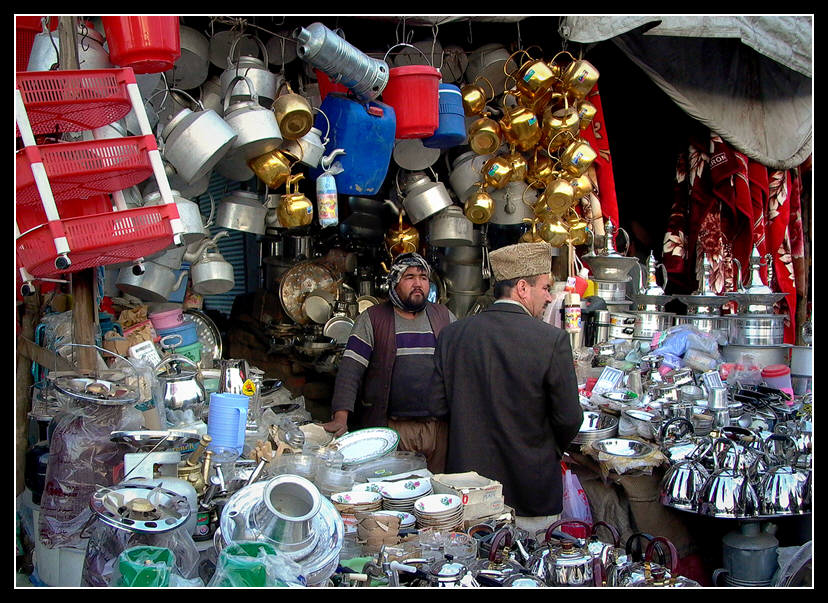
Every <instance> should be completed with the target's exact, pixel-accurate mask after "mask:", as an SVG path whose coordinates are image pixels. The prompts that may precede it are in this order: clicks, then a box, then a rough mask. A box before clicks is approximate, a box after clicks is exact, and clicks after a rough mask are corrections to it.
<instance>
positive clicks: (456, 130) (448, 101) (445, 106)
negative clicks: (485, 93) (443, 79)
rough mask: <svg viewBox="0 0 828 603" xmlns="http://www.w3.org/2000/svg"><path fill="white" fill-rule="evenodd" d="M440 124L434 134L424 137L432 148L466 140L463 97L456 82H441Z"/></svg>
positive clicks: (424, 143) (424, 142) (426, 145)
mask: <svg viewBox="0 0 828 603" xmlns="http://www.w3.org/2000/svg"><path fill="white" fill-rule="evenodd" d="M438 110H439V113H440V116H439V125H438V126H437V129H436V130H435V131H434V134H433V135H432V136H429V137H428V138H424V139H423V146H425V147H427V148H430V149H448V148H451V147H455V146H457V145H460V144H463V143H464V142H465V140H466V137H467V135H466V120H465V119H464V110H463V98H462V95H461V94H460V88H458V87H457V86H455V85H454V84H440V89H439V98H438Z"/></svg>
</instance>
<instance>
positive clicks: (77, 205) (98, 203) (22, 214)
mask: <svg viewBox="0 0 828 603" xmlns="http://www.w3.org/2000/svg"><path fill="white" fill-rule="evenodd" d="M55 205H57V210H58V213H59V214H60V218H61V220H65V219H67V218H80V217H81V216H89V215H93V214H104V213H106V212H110V211H113V210H112V198H111V197H110V196H109V195H104V194H102V195H93V196H91V197H88V198H86V199H68V200H64V201H55ZM15 218H16V219H17V227H18V228H19V229H20V232H25V231H27V230H29V229H32V228H34V227H36V226H40V225H41V224H45V223H46V222H48V221H49V219H48V218H47V217H46V210H45V209H43V206H42V205H38V204H31V205H20V206H18V207H17V212H16V215H15Z"/></svg>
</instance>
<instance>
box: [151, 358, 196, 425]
mask: <svg viewBox="0 0 828 603" xmlns="http://www.w3.org/2000/svg"><path fill="white" fill-rule="evenodd" d="M173 363H174V368H173V370H172V371H171V370H170V368H171V367H172V365H173ZM182 364H185V365H187V367H189V368H182V367H181V365H182ZM162 368H165V369H166V370H165V371H163V372H160V370H161V369H162ZM155 372H156V375H157V378H158V382H159V384H160V386H161V399H162V400H163V403H164V408H165V409H168V410H181V411H183V410H192V411H193V414H194V415H195V416H196V418H200V414H201V409H202V408H203V405H204V402H205V401H206V400H207V391H206V390H205V389H204V382H203V377H202V375H201V369H199V368H198V365H197V364H196V363H195V362H193V361H192V360H190V359H189V358H187V357H186V356H182V355H180V354H172V355H170V356H167V357H166V358H164V359H163V360H162V361H161V362H159V363H158V364H157V365H156V366H155Z"/></svg>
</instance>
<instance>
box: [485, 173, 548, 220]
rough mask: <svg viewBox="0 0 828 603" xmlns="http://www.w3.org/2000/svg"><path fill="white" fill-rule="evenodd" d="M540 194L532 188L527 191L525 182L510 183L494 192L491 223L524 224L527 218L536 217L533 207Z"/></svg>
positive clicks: (492, 193)
mask: <svg viewBox="0 0 828 603" xmlns="http://www.w3.org/2000/svg"><path fill="white" fill-rule="evenodd" d="M539 193H540V191H538V190H536V189H533V188H531V187H530V188H529V189H528V190H527V189H526V185H525V184H524V183H523V182H510V183H509V184H507V185H506V186H505V187H504V188H502V189H499V190H494V191H492V192H491V195H492V199H494V213H493V214H492V218H491V219H490V220H489V221H490V222H491V223H492V224H501V225H509V224H523V221H524V220H525V219H526V218H532V217H533V216H534V212H533V211H532V207H531V206H532V205H534V204H535V202H537V200H538V195H539ZM524 199H525V201H524ZM527 204H528V205H527Z"/></svg>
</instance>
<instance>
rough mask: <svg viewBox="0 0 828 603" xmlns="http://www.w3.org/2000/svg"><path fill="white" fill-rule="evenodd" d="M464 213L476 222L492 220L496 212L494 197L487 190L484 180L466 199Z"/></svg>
mask: <svg viewBox="0 0 828 603" xmlns="http://www.w3.org/2000/svg"><path fill="white" fill-rule="evenodd" d="M463 213H465V214H466V217H467V218H468V219H469V220H470V221H471V222H473V223H474V224H485V223H486V222H488V221H489V220H491V218H492V214H493V213H494V199H492V196H491V195H490V194H489V193H487V192H486V187H485V185H484V184H483V183H482V182H479V183H478V188H477V190H476V191H474V192H473V193H471V194H470V195H469V197H468V199H466V203H465V205H464V207H463Z"/></svg>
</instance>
